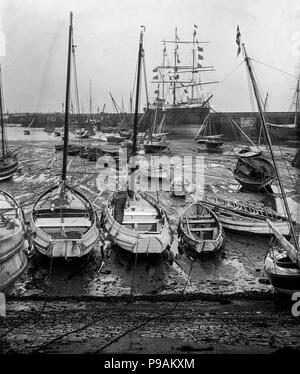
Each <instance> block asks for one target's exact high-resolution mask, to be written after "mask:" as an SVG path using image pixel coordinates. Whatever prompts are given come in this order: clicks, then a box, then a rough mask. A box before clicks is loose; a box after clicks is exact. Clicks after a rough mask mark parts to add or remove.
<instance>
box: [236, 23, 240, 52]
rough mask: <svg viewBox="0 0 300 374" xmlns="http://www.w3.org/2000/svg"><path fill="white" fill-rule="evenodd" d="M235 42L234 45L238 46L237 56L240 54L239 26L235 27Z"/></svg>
mask: <svg viewBox="0 0 300 374" xmlns="http://www.w3.org/2000/svg"><path fill="white" fill-rule="evenodd" d="M235 41H236V44H237V45H238V50H237V56H238V55H239V54H240V52H241V33H240V28H239V25H237V29H236V39H235Z"/></svg>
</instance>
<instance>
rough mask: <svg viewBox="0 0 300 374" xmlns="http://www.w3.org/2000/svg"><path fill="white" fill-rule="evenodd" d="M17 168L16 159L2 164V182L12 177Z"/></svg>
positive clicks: (0, 177)
mask: <svg viewBox="0 0 300 374" xmlns="http://www.w3.org/2000/svg"><path fill="white" fill-rule="evenodd" d="M17 169H18V161H14V162H12V163H10V164H8V165H0V182H1V181H5V180H7V179H9V178H11V177H12V176H13V174H14V173H15V172H16V171H17Z"/></svg>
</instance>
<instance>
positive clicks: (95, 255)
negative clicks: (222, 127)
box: [1, 139, 299, 353]
mask: <svg viewBox="0 0 300 374" xmlns="http://www.w3.org/2000/svg"><path fill="white" fill-rule="evenodd" d="M56 142H57V143H58V142H59V141H56ZM93 142H94V141H91V140H86V141H81V142H79V144H83V145H88V144H91V143H93ZM54 144H55V142H54V141H53V142H52V141H51V142H46V141H45V142H44V141H42V142H34V141H31V142H30V141H26V142H21V141H17V142H14V145H16V146H20V145H21V146H22V148H21V150H20V158H19V159H20V160H21V164H22V172H21V173H20V174H16V175H15V176H14V177H13V180H12V181H8V182H6V183H3V187H2V188H4V189H6V190H7V191H8V192H10V193H12V194H13V195H14V196H15V197H16V198H17V199H18V201H19V202H20V203H21V204H22V206H23V208H24V210H25V213H27V214H28V213H30V209H31V207H32V204H33V202H34V201H35V200H36V198H37V196H38V195H40V194H41V193H42V192H43V191H45V190H46V189H48V188H49V187H50V186H51V185H53V184H55V183H57V182H58V180H59V174H60V168H61V159H62V155H61V153H60V152H55V149H54ZM235 146H236V144H234V143H226V144H224V146H223V150H222V153H217V154H215V153H206V152H196V145H195V143H194V142H193V141H189V140H176V139H174V140H172V141H170V152H169V153H165V154H166V155H170V156H172V155H181V156H184V155H200V156H203V161H204V163H205V165H204V191H205V192H213V193H217V194H220V196H222V197H224V196H231V197H235V198H237V199H240V200H242V201H250V202H252V203H256V204H257V205H258V206H260V205H269V206H271V207H276V208H277V210H278V211H282V206H281V203H280V201H279V200H278V196H277V188H276V185H275V186H273V194H270V193H265V194H254V193H244V192H241V191H239V186H238V184H237V182H236V181H235V179H234V177H233V175H232V173H231V172H230V171H229V170H228V168H233V166H234V165H235V162H236V159H235V157H234V155H233V152H232V150H233V148H234V147H235ZM276 151H277V154H279V150H278V149H276ZM282 152H283V155H284V156H285V160H286V162H287V163H289V162H290V161H291V160H292V159H293V156H294V154H295V152H296V149H295V148H287V147H283V148H282ZM145 157H150V156H148V155H145ZM70 161H71V163H70V164H69V179H70V184H73V185H76V186H77V188H79V190H80V191H82V192H84V193H85V194H86V196H88V197H89V199H90V200H92V201H94V204H95V205H96V207H97V210H98V213H99V215H100V214H101V210H102V208H103V206H104V204H105V202H106V199H107V196H108V193H103V194H102V195H101V196H98V195H99V191H98V189H97V186H96V177H97V175H98V174H99V172H101V169H100V170H99V169H96V162H89V161H87V160H86V159H81V158H80V157H70ZM280 171H281V173H282V175H283V178H282V179H283V182H284V187H285V189H286V191H287V195H288V199H289V201H290V203H291V204H292V205H291V206H292V207H293V209H292V213H293V215H294V218H295V219H298V217H297V205H298V203H299V195H297V194H298V193H299V192H297V191H296V190H295V185H294V184H292V183H291V182H290V178H289V175H288V170H287V168H286V164H285V163H284V162H280ZM296 171H297V169H294V168H290V172H291V173H292V177H293V180H294V182H295V183H296V178H297V174H296ZM196 172H197V171H196ZM155 195H156V194H154V196H155ZM159 200H160V203H161V204H162V206H163V208H164V209H165V210H166V211H167V214H168V216H169V219H170V225H171V228H172V231H173V234H174V243H173V245H172V248H171V251H172V253H173V258H172V259H169V260H166V259H164V258H147V257H146V258H145V257H142V258H141V259H139V260H138V261H137V263H135V259H134V257H130V256H128V255H126V253H124V251H122V250H121V249H120V248H118V247H113V246H111V245H110V244H109V242H108V241H107V242H106V243H105V246H104V248H100V246H96V248H95V249H94V251H93V252H92V253H91V254H90V255H89V256H87V257H86V258H85V259H83V260H82V261H72V262H68V263H64V262H61V261H54V262H53V264H52V267H51V271H50V266H51V263H50V261H49V260H48V259H45V258H43V257H42V256H40V255H38V254H36V255H33V257H31V258H30V260H29V265H28V267H27V269H26V271H25V272H24V274H23V275H22V276H21V277H20V279H19V280H18V281H17V282H16V284H15V286H14V288H12V289H11V290H10V291H9V293H8V295H7V300H8V312H7V315H8V317H7V318H6V319H5V320H3V321H1V325H2V328H4V329H5V330H6V329H7V330H9V329H10V328H11V327H13V326H14V324H15V323H16V321H17V320H18V318H19V317H20V315H24V316H26V315H27V312H28V310H31V308H32V311H33V312H34V311H35V310H37V309H39V308H40V307H41V303H42V302H43V301H42V300H44V299H45V297H47V298H48V299H47V300H48V302H47V303H46V309H45V311H44V313H43V316H44V317H43V318H42V319H40V318H38V319H32V320H31V321H29V322H26V323H25V324H24V325H23V327H20V328H17V329H15V330H14V331H12V332H11V333H10V334H9V335H8V336H7V338H6V343H5V344H6V345H7V347H8V350H11V352H13V351H17V352H21V351H22V350H24V351H26V349H27V348H26V347H27V343H28V351H30V349H32V346H34V345H38V344H40V343H42V342H44V341H45V340H46V339H49V337H50V336H51V337H52V338H53V337H54V336H55V334H61V333H62V332H65V331H66V330H73V329H75V328H76V326H79V325H80V324H81V323H82V322H80V321H82V318H83V316H82V318H81V317H80V315H81V314H80V313H83V312H81V309H80V308H81V307H80V305H82V308H83V310H85V312H84V313H85V314H84V315H85V317H84V318H86V320H84V321H83V323H87V321H88V320H89V319H91V318H94V317H95V316H96V315H97V313H99V315H100V313H101V315H103V318H104V319H103V321H102V322H99V324H97V329H100V328H101V329H103V334H104V335H102V332H101V334H100V332H99V331H100V330H95V331H98V333H99V335H96V336H94V335H90V336H89V335H88V334H89V331H90V330H87V331H88V332H86V333H84V334H79V335H77V339H78V342H76V339H75V338H74V337H72V338H71V340H70V344H69V343H68V344H66V345H64V344H59V348H57V349H58V350H59V351H60V352H64V349H66V350H68V349H69V350H71V351H72V350H73V351H74V352H76V351H78V352H82V351H83V350H84V349H86V350H87V351H89V350H92V348H94V347H95V348H96V347H98V346H99V345H101V344H102V343H103V342H104V341H106V340H107V339H109V337H111V334H110V333H109V328H112V331H113V333H114V334H115V333H118V332H121V331H123V330H126V326H132V324H133V323H135V322H136V320H137V319H136V318H137V317H139V316H142V315H143V313H144V317H143V318H148V317H152V316H154V315H156V313H160V309H161V308H163V305H162V303H163V302H165V303H166V304H164V305H165V306H170V308H172V306H173V307H174V305H175V303H177V302H178V301H181V300H184V299H189V300H190V301H184V302H183V303H180V306H178V307H176V312H175V315H174V313H173V314H172V317H164V318H162V320H161V321H162V322H161V325H157V326H155V323H152V324H150V326H152V330H151V329H150V330H151V331H152V332H151V334H150V335H149V336H148V335H147V333H146V335H145V336H144V335H143V334H142V331H147V327H145V329H146V330H145V329H144V330H143V329H142V330H139V334H141V335H139V336H140V337H141V339H142V340H141V344H139V343H134V344H133V346H134V347H136V350H139V347H141V352H145V349H146V346H149V347H150V349H151V352H154V351H155V349H156V348H155V347H154V346H155V341H160V342H161V344H160V345H158V347H160V349H162V347H164V346H167V344H165V343H166V342H167V341H169V340H168V339H171V340H170V341H169V342H170V344H169V345H168V346H169V352H170V350H171V347H177V348H178V347H180V346H181V345H180V344H181V342H182V341H184V342H187V346H188V345H191V344H192V345H191V347H192V348H182V352H186V351H184V349H191V350H193V349H194V348H195V352H197V349H199V352H202V351H205V349H206V350H207V351H208V352H209V351H210V350H211V351H212V352H216V351H217V352H227V351H228V350H229V351H230V349H231V348H230V344H232V347H233V348H232V349H233V350H234V349H235V350H236V351H240V350H241V349H242V348H238V345H240V346H241V347H244V349H245V350H246V351H251V349H252V348H253V350H254V351H255V352H257V351H260V350H261V351H262V352H263V351H274V350H276V349H277V348H278V347H279V345H280V344H281V343H282V344H284V345H285V344H287V345H288V344H294V343H293V341H294V340H297V339H295V336H296V335H295V332H294V326H295V323H296V322H297V321H296V320H295V319H293V317H291V313H290V310H285V311H281V312H280V313H281V314H280V313H279V312H277V311H276V313H275V309H274V308H276V306H275V304H274V302H273V297H274V295H273V290H272V287H271V286H270V284H269V282H268V280H267V278H266V275H265V274H264V271H263V258H264V256H265V254H266V252H267V250H268V245H269V240H270V238H269V237H257V236H253V235H238V234H233V233H227V235H226V242H225V247H224V249H222V250H221V251H220V252H218V253H216V254H215V255H214V256H210V257H204V258H195V257H194V256H193V254H192V253H189V252H183V251H181V250H180V249H178V246H177V236H176V232H177V226H178V217H179V215H180V212H181V211H182V210H183V209H184V208H185V207H186V206H188V205H189V204H190V203H191V202H192V201H193V199H192V197H191V196H187V198H186V199H181V198H172V197H171V196H170V194H169V192H167V191H163V192H161V193H159ZM298 222H299V220H298ZM129 295H131V299H130V301H131V302H130V304H129V306H128V308H129V309H128V311H129V310H130V313H131V312H132V315H131V316H130V317H129V314H130V313H127V312H126V313H125V314H124V316H117V314H118V313H119V312H120V310H121V309H122V308H123V307H124V305H125V304H126V301H127V300H128V297H129ZM224 297H225V298H226V300H227V299H228V298H229V299H230V300H236V299H237V298H238V300H239V301H238V304H236V302H231V304H228V305H223V304H221V303H220V301H221V302H222V300H223V299H224ZM72 298H75V299H76V300H77V301H76V303H75V304H76V305H77V306H76V305H74V303H73V302H72V301H68V300H72ZM110 298H111V300H110ZM249 299H251V300H252V301H251V300H249ZM253 299H255V300H254V301H253ZM38 300H40V301H38ZM63 300H66V301H63ZM96 300H99V301H100V300H101V302H99V303H97V302H96ZM163 300H165V301H163ZM197 300H200V301H197ZM201 300H202V301H201ZM203 300H204V301H205V302H204V301H203ZM208 300H219V301H208ZM105 301H110V302H109V303H108V304H107V303H105ZM155 301H158V302H155ZM64 303H66V304H64ZM94 303H96V304H94ZM243 303H244V304H243ZM63 305H67V306H66V310H65V309H64V307H63ZM95 305H97V306H98V307H99V308H100V309H101V308H102V309H101V310H100V309H99V310H98V311H95V310H93V307H94V306H95ZM241 305H243V307H242V306H241ZM100 306H101V307H100ZM226 308H227V309H226ZM230 308H233V309H230ZM239 308H241V309H239ZM259 308H260V309H259ZM272 308H273V309H272ZM111 309H113V312H112V313H115V316H117V317H115V321H116V322H115V324H114V322H113V319H112V322H109V321H110V320H109V318H110V314H109V313H110V310H111ZM205 309H208V310H209V311H211V312H208V313H211V314H210V317H209V315H207V316H205V313H206V311H205ZM39 310H40V309H39ZM64 310H65V314H64V312H63V311H64ZM162 310H163V309H162ZM189 310H190V312H188V311H189ZM259 310H261V311H262V314H259V313H258V314H257V315H256V314H255V313H256V312H255V311H259ZM185 311H186V312H185ZM226 311H227V312H228V315H227V314H224V315H223V314H222V313H223V312H226ZM19 312H20V314H19ZM189 313H190V314H189ZM199 313H200V314H199ZM201 313H203V315H202V317H200V316H201ZM232 313H233V316H235V317H234V318H236V320H235V321H236V326H237V327H234V323H233V322H232V323H231V322H230V318H231V314H232ZM273 314H274V315H273ZM18 316H19V317H18ZM112 316H113V315H112ZM257 316H259V318H261V319H259V323H258V325H257V326H256V325H255V323H254V322H253V323H254V324H253V323H252V322H250V320H251V319H252V318H258V317H257ZM275 316H276V318H275ZM205 317H207V318H205ZM20 318H22V317H20ZM112 318H113V317H112ZM234 318H233V321H234ZM269 318H270V321H271V322H270V321H268V319H269ZM127 319H128V322H126V323H125V322H124V321H127ZM204 320H205V321H204ZM47 321H49V323H50V321H52V322H51V323H52V327H51V328H49V330H48V332H46V329H47V323H48V322H47ZM170 321H173V322H172V326H171V328H170V329H169V327H168V326H169V323H170ZM224 321H225V322H226V321H227V322H226V323H227V325H226V323H225V322H224ZM123 322H124V324H123ZM198 322H199V323H200V322H201V324H202V323H203V324H204V325H203V326H205V327H203V329H204V334H202V327H201V326H200V327H199V323H198ZM229 322H230V325H229ZM273 322H274V323H275V327H276V326H278V329H277V330H276V331H277V332H278V331H279V332H278V334H279V335H278V340H279V341H280V342H281V343H280V344H279V345H276V347H275V346H274V347H273V346H272V341H273V340H272V339H273V338H272V339H271V345H269V343H268V339H269V338H270V337H271V335H272V334H273V335H274V332H273V333H272V330H274V326H272V324H273ZM44 323H45V325H44ZM182 323H185V324H186V329H184V328H182ZM280 323H283V324H284V326H285V327H284V328H283V330H280V328H279V326H280ZM259 324H261V325H260V327H259ZM265 324H266V325H265ZM108 325H109V326H111V327H109V326H108ZM194 325H195V326H194ZM221 325H224V329H223V327H222V328H221V327H220V326H221ZM103 326H106V327H103ZM193 326H194V327H193ZM218 326H219V327H218ZM225 326H227V330H230V331H228V332H227V333H226V334H227V335H226V334H225V335H226V336H227V338H226V339H227V340H226V339H225V340H224V344H225V346H224V347H223V345H222V344H223V343H222V340H221V341H220V343H218V344H219V345H218V350H217V348H216V344H215V345H214V344H213V345H212V346H213V347H214V348H210V347H211V344H210V341H209V340H207V341H205V337H207V336H210V335H209V333H208V332H209V331H211V334H212V335H213V334H215V335H214V336H215V337H216V338H213V337H212V339H213V341H214V342H216V340H214V339H217V337H218V336H219V337H220V336H221V335H222V334H224V332H226V328H225ZM247 326H250V327H249V334H248V332H247V331H246V332H245V333H243V331H244V330H247V329H248V327H247ZM261 326H266V327H265V328H264V329H263V332H262V328H261ZM48 327H49V326H48ZM238 327H239V328H238ZM106 329H108V331H106ZM218 329H219V330H218ZM185 330H186V331H191V333H190V334H185V333H184V331H185ZM238 330H239V331H240V332H241V334H242V335H241V336H244V337H242V338H241V340H240V344H239V343H238V341H239V338H238V336H239V335H238ZM30 331H31V332H30ZM39 331H42V333H41V334H39ZM105 331H106V332H105ZM167 331H168V332H167ZM172 331H173V332H174V331H175V332H176V334H177V335H176V334H175V338H174V336H173V335H172V334H173V333H172V334H171V332H172ZM218 331H219V332H218ZM274 331H275V330H274ZM164 332H165V333H164ZM86 334H87V335H86ZM105 334H106V335H105ZM218 334H219V335H218ZM243 334H244V335H243ZM247 334H248V335H249V336H248V342H249V344H248V345H247V343H246V342H247V339H246V338H247ZM251 334H252V335H251ZM255 334H257V335H259V334H263V336H264V337H265V338H264V339H265V340H263V342H264V343H263V344H260V343H259V342H258V341H259V339H260V338H259V337H258V336H257V337H255ZM264 334H265V335H264ZM212 335H211V336H212ZM97 336H98V337H97ZM131 336H132V339H133V340H131V341H133V342H135V341H136V340H135V336H134V335H131ZM284 336H285V337H284ZM199 337H201V338H199ZM249 337H250V338H249ZM154 338H155V339H154ZM173 338H174V339H175V340H172V339H173ZM97 339H98V340H97ZM157 339H158V340H157ZM178 339H179V340H180V344H179V345H178V344H177V343H178ZM193 339H194V340H193ZM197 339H198V340H197ZM25 340H27V341H28V342H26V341H25ZM129 341H130V340H127V341H125V340H124V344H123V343H122V344H123V345H122V344H121V341H120V342H118V343H117V346H112V348H111V349H112V351H111V352H113V349H116V350H117V351H120V350H122V352H123V350H124V352H127V350H128V349H129V348H128V347H129V346H128V345H127V344H129V343H128V342H129ZM24 342H25V343H26V344H25V345H24ZM83 342H85V343H84V344H82V343H83ZM230 342H232V343H230ZM62 343H63V342H62ZM193 344H196V345H195V346H193ZM182 345H183V346H185V343H184V344H182ZM193 347H194V348H193ZM117 348H118V349H117ZM152 348H153V349H152ZM177 348H176V350H175V352H176V353H178V352H180V349H179V350H177ZM51 349H52V348H51ZM134 349H135V348H134ZM166 349H167V348H166ZM174 349H175V348H174ZM222 349H223V351H222ZM226 349H227V350H226ZM242 350H243V349H242Z"/></svg>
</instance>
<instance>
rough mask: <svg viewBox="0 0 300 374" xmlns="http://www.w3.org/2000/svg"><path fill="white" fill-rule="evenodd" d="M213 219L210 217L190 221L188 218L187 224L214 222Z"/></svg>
mask: <svg viewBox="0 0 300 374" xmlns="http://www.w3.org/2000/svg"><path fill="white" fill-rule="evenodd" d="M214 222H215V220H214V219H213V218H212V219H199V220H192V221H190V220H189V224H196V223H203V224H205V223H214Z"/></svg>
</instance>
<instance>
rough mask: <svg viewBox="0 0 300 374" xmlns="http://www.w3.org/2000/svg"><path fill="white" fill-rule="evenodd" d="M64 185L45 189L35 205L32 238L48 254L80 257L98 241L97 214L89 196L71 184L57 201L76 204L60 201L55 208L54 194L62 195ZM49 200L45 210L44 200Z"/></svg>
mask: <svg viewBox="0 0 300 374" xmlns="http://www.w3.org/2000/svg"><path fill="white" fill-rule="evenodd" d="M61 188H64V187H63V186H62V185H59V186H58V187H53V188H51V189H50V190H48V191H46V192H45V193H44V194H42V195H41V196H40V197H39V199H38V200H37V202H36V203H35V205H34V206H33V209H32V212H31V216H30V227H31V230H32V235H31V242H32V245H33V246H34V248H35V249H36V250H37V251H38V252H40V253H41V254H43V255H45V256H47V257H52V258H59V257H61V258H65V259H67V258H80V257H83V256H85V255H87V254H88V253H89V252H91V250H92V249H93V248H94V246H95V245H96V243H97V242H98V239H99V229H98V227H97V222H98V220H97V216H96V213H95V211H93V208H92V204H91V203H90V202H89V200H88V199H87V198H86V197H85V196H84V195H83V194H81V193H80V192H79V191H77V190H75V189H74V188H71V187H68V186H67V187H65V195H64V197H63V198H61V197H59V198H57V199H56V200H58V202H57V204H65V203H66V201H72V203H73V207H72V206H71V207H69V208H66V209H64V208H63V207H64V205H58V208H57V209H58V210H56V208H55V200H54V198H55V197H56V196H60V193H61V190H60V189H61ZM47 200H48V208H47V209H46V210H45V211H44V212H43V210H42V208H41V204H42V207H43V206H46V203H47ZM60 201H61V202H60ZM87 203H88V205H86V204H87ZM66 206H68V204H67V205H66ZM74 206H75V207H76V206H77V208H74ZM78 207H79V208H78ZM49 208H50V209H49Z"/></svg>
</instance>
